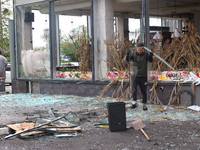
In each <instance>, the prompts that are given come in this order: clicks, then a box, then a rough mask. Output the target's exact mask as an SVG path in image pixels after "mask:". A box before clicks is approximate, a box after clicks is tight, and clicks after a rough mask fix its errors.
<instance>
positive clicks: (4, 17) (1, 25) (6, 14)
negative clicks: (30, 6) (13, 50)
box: [0, 0, 12, 53]
mask: <svg viewBox="0 0 200 150" xmlns="http://www.w3.org/2000/svg"><path fill="white" fill-rule="evenodd" d="M0 13H1V18H0V48H1V49H2V50H3V51H4V53H9V52H10V51H9V30H8V21H9V20H11V19H12V7H11V6H10V0H2V1H1V10H0Z"/></svg>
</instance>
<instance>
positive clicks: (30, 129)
mask: <svg viewBox="0 0 200 150" xmlns="http://www.w3.org/2000/svg"><path fill="white" fill-rule="evenodd" d="M69 113H70V112H69ZM67 115H68V113H67V114H66V115H63V116H61V117H58V118H56V119H54V120H51V121H48V122H46V123H42V124H40V125H38V126H35V127H33V124H32V123H30V124H29V123H22V124H14V125H8V127H10V128H12V129H14V130H15V131H16V133H14V134H11V135H8V136H6V137H5V139H8V138H11V137H13V136H16V135H24V136H25V135H35V134H38V132H36V131H37V130H40V129H42V127H44V126H46V127H48V126H49V125H51V124H52V123H53V122H56V121H58V120H61V119H62V118H64V117H66V116H67ZM21 127H22V128H23V129H24V128H25V130H22V128H21ZM70 129H71V128H69V129H68V131H74V130H75V131H77V130H79V131H80V130H81V128H80V127H77V128H72V129H71V130H70ZM65 130H67V127H66V128H65ZM61 131H62V130H61ZM27 132H28V134H26V133H27ZM30 132H32V133H30ZM42 133H43V132H42Z"/></svg>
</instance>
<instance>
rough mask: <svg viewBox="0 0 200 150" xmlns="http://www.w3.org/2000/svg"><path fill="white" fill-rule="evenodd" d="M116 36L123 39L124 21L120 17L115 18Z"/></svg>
mask: <svg viewBox="0 0 200 150" xmlns="http://www.w3.org/2000/svg"><path fill="white" fill-rule="evenodd" d="M116 26H117V34H118V35H119V36H120V37H124V19H123V18H122V17H117V18H116Z"/></svg>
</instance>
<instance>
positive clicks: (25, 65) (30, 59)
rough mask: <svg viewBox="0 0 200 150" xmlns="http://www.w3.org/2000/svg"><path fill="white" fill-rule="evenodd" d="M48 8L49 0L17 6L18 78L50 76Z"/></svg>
mask: <svg viewBox="0 0 200 150" xmlns="http://www.w3.org/2000/svg"><path fill="white" fill-rule="evenodd" d="M48 10H49V8H48V2H38V3H33V4H26V5H21V6H16V37H17V38H16V39H17V41H16V46H17V54H16V55H17V66H18V69H17V71H18V72H17V74H18V78H22V79H27V78H31V79H47V78H50V48H49V11H48Z"/></svg>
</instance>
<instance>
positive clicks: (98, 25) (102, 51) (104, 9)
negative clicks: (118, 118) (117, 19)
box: [93, 0, 114, 80]
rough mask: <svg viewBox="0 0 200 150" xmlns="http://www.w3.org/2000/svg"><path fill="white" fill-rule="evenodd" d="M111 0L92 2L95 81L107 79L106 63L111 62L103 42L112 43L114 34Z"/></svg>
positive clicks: (107, 66)
mask: <svg viewBox="0 0 200 150" xmlns="http://www.w3.org/2000/svg"><path fill="white" fill-rule="evenodd" d="M113 5H114V4H113V0H100V1H99V0H94V3H93V7H94V53H95V56H94V59H95V62H94V64H95V66H96V69H95V80H99V79H105V78H107V72H108V71H110V70H111V66H109V65H108V64H107V62H106V60H108V61H109V62H111V54H110V53H109V50H108V47H107V46H106V45H105V43H104V40H110V41H113V34H114V20H113V19H114V8H113Z"/></svg>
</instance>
